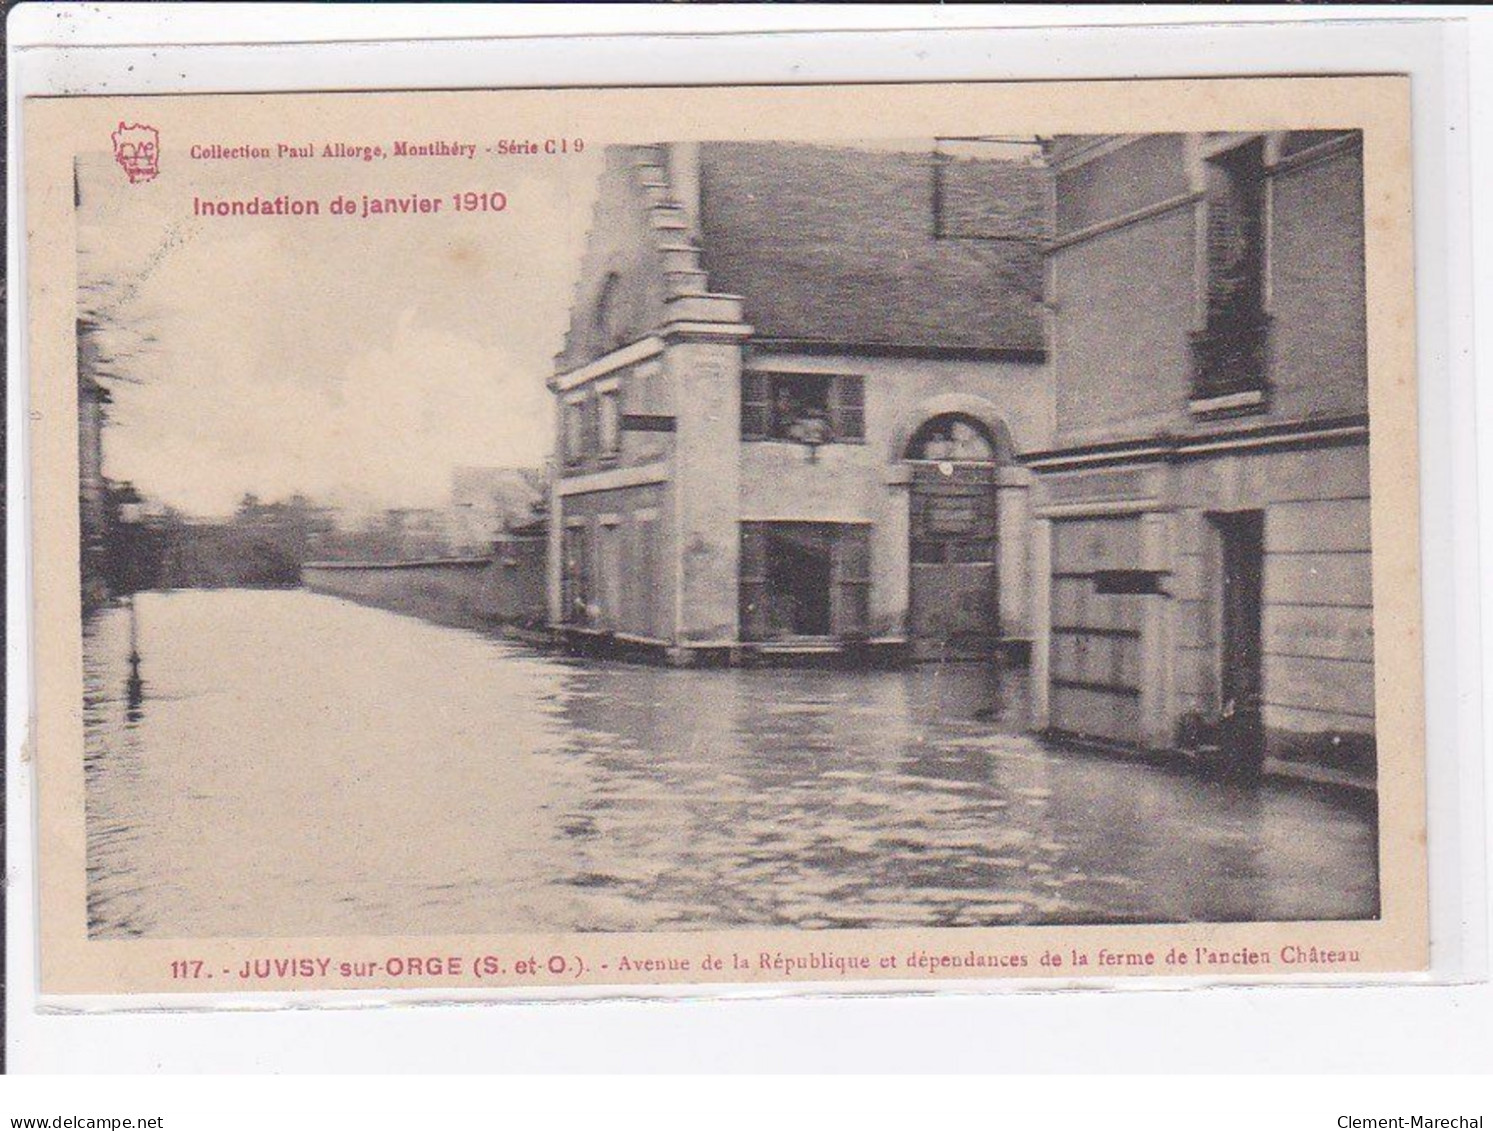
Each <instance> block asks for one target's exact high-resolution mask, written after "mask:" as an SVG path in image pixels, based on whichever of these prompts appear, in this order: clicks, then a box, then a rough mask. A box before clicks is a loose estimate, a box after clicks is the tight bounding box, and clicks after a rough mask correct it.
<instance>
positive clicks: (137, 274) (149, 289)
mask: <svg viewBox="0 0 1493 1131" xmlns="http://www.w3.org/2000/svg"><path fill="white" fill-rule="evenodd" d="M597 149H598V152H597V153H596V154H594V155H591V154H588V155H586V156H583V157H580V158H576V157H570V158H566V159H564V160H543V159H539V160H536V159H534V158H507V159H504V158H491V157H485V156H484V157H480V158H479V159H477V160H474V161H466V160H445V161H441V160H386V161H381V162H376V163H370V164H364V163H361V162H337V161H323V160H306V161H298V162H297V161H291V162H242V161H231V162H189V161H186V160H184V159H179V163H178V164H177V165H176V166H175V167H174V168H173V169H172V170H170V173H171V175H170V176H169V177H168V176H167V171H166V170H164V169H163V171H162V175H161V176H160V177H159V178H158V179H157V180H155V181H152V182H147V183H142V184H136V185H131V184H129V183H128V182H127V180H126V179H125V177H124V176H123V175H122V173H121V170H120V169H119V168H118V167H117V166H116V165H114V163H113V161H112V160H111V159H110V158H109V157H108V156H107V155H98V156H96V157H92V158H88V159H85V160H83V161H81V162H80V169H79V188H80V196H81V204H80V211H79V281H80V287H81V288H82V290H81V299H80V305H81V306H82V307H83V309H84V310H87V309H89V308H91V307H92V308H99V307H101V308H103V310H104V312H105V314H106V321H107V322H108V323H109V324H111V325H114V326H117V327H118V329H116V330H114V331H111V333H110V334H109V342H108V343H107V344H109V345H111V346H112V347H113V348H114V350H115V351H116V352H117V353H118V354H120V362H119V364H118V366H117V367H116V368H117V369H118V370H119V371H120V372H121V373H122V374H124V375H126V376H127V377H129V378H131V379H132V380H133V381H136V382H138V384H133V383H123V382H116V383H115V384H114V386H113V390H114V394H115V400H114V405H113V407H112V409H111V424H110V427H109V428H108V430H107V432H106V434H105V441H104V442H105V470H106V474H108V475H109V476H110V477H111V478H114V479H124V480H131V481H133V482H134V483H135V484H136V485H137V486H138V487H140V489H141V490H143V491H144V492H146V493H147V494H148V495H149V496H151V497H153V498H157V499H160V500H162V501H165V502H168V503H171V504H173V505H175V506H178V507H181V508H183V509H185V510H188V511H190V512H194V513H199V514H220V513H225V512H228V511H230V510H231V509H232V508H233V506H234V504H235V503H236V502H237V500H238V499H239V498H240V497H241V496H242V495H243V494H244V493H245V492H247V491H252V492H254V493H256V494H258V495H260V496H261V497H263V498H268V499H273V498H279V497H282V496H285V495H289V494H291V493H292V492H296V491H300V492H304V493H306V494H308V495H311V496H313V497H314V498H317V499H319V500H324V501H331V502H336V503H339V504H341V505H349V506H358V507H373V506H379V507H382V506H395V505H398V506H426V505H438V504H441V503H443V502H445V501H446V499H447V497H448V493H449V488H450V476H451V469H452V468H453V467H456V466H461V465H479V466H480V465H488V466H491V465H502V466H530V465H537V464H539V463H540V462H541V461H542V460H543V458H544V457H545V455H546V454H547V453H548V452H549V450H550V448H551V437H552V432H553V421H552V410H551V407H550V399H549V393H548V391H547V390H546V389H545V386H544V381H545V378H546V377H547V376H548V375H549V373H550V372H551V368H552V364H553V362H552V358H553V355H554V354H555V352H556V351H557V350H558V349H559V347H560V344H561V339H562V335H563V333H564V328H565V324H566V321H567V319H568V312H569V308H570V302H571V297H572V295H573V292H574V285H575V273H576V265H577V261H578V258H579V254H580V250H581V246H582V242H583V240H584V237H585V234H586V231H587V228H588V227H589V224H590V217H591V208H592V204H593V200H594V195H595V183H596V175H597V172H598V170H599V165H600V152H599V149H600V147H597ZM488 188H490V189H498V190H501V191H503V192H505V193H507V195H508V201H509V204H508V210H507V212H506V213H504V214H501V215H484V214H482V213H457V212H454V211H453V210H452V208H451V203H450V194H451V193H452V192H453V191H458V190H467V189H488ZM339 190H340V191H342V192H344V193H346V194H347V195H350V196H354V197H360V196H361V195H362V194H363V193H364V192H368V193H371V194H374V195H380V196H393V195H400V194H406V193H410V192H415V191H419V192H421V193H423V194H426V195H431V196H442V197H443V198H444V203H443V204H442V209H441V212H440V214H438V215H436V216H430V215H423V216H413V217H407V216H399V217H382V218H369V219H347V218H343V217H340V216H332V215H329V214H328V213H327V211H326V208H325V201H326V200H327V199H328V198H329V197H330V196H331V195H333V194H335V193H336V192H337V191H339ZM255 193H261V194H264V195H269V196H274V195H278V194H280V193H290V194H292V195H296V196H306V197H319V198H321V199H322V200H323V212H322V215H321V216H319V217H317V218H278V217H268V218H261V217H234V218H217V219H194V218H193V217H192V215H191V212H192V198H193V196H194V195H200V196H202V197H203V198H214V199H217V198H225V197H232V196H241V197H242V196H248V195H253V194H255ZM147 336H149V337H153V338H154V339H155V341H154V342H153V343H151V342H146V341H144V339H145V338H146V337H147Z"/></svg>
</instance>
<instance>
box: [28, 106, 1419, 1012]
mask: <svg viewBox="0 0 1493 1131" xmlns="http://www.w3.org/2000/svg"><path fill="white" fill-rule="evenodd" d="M23 125H24V146H25V149H24V176H25V185H26V195H25V200H24V208H25V227H26V237H27V248H26V255H27V280H26V281H27V286H28V292H27V293H28V298H29V306H30V317H29V321H28V326H27V328H28V354H27V358H28V366H29V376H30V393H29V396H30V410H31V413H30V415H31V433H30V436H29V444H30V451H31V454H32V477H33V478H32V498H33V516H32V517H33V554H34V556H33V561H32V570H33V578H34V592H33V596H34V609H35V620H36V633H35V641H34V647H35V650H36V657H37V669H36V670H37V672H38V684H37V709H38V720H37V730H36V746H35V758H36V784H37V789H38V797H37V813H38V828H39V838H38V843H37V847H36V855H37V862H38V864H37V866H38V875H39V885H38V886H39V891H40V908H39V942H40V962H41V971H40V979H41V989H42V992H43V993H44V994H46V995H76V994H90V995H92V994H123V995H159V994H169V993H182V994H194V995H201V994H213V995H218V994H243V993H268V992H284V991H298V990H299V991H311V990H314V991H318V992H323V991H341V990H391V989H394V990H419V991H423V992H425V993H426V994H427V995H429V994H431V993H435V994H452V995H458V996H459V995H469V994H471V993H472V992H475V991H484V990H491V991H495V992H496V993H499V994H507V995H512V994H545V993H550V992H554V991H556V990H558V989H559V988H561V987H572V988H579V989H584V990H590V991H595V992H598V993H604V992H608V991H616V992H622V991H623V990H625V991H626V992H629V993H635V992H638V990H639V989H646V988H647V987H660V988H662V987H672V988H673V989H675V990H676V991H677V990H678V989H679V988H680V987H702V988H706V987H727V986H740V985H751V986H758V987H763V986H773V987H783V986H788V987H809V986H812V987H814V988H816V989H824V988H829V989H836V988H845V989H855V990H858V991H865V990H868V989H870V990H874V989H878V988H899V989H900V988H906V987H908V986H922V987H936V986H946V985H955V984H957V985H960V986H966V987H967V986H969V985H976V986H985V987H990V988H998V987H1007V986H1022V985H1028V984H1031V985H1038V986H1041V985H1047V986H1051V985H1053V984H1057V983H1061V984H1065V985H1084V984H1090V983H1101V982H1102V983H1107V982H1109V981H1111V980H1113V979H1117V978H1130V977H1142V978H1150V979H1158V978H1159V979H1165V978H1187V979H1204V980H1208V981H1218V980H1224V979H1233V978H1257V979H1258V978H1263V979H1284V978H1298V977H1302V976H1309V977H1313V978H1328V979H1339V980H1365V979H1368V978H1372V977H1385V976H1390V977H1403V976H1410V975H1414V974H1416V973H1417V972H1423V971H1425V970H1426V968H1427V964H1428V927H1427V922H1428V920H1427V894H1426V893H1427V876H1426V856H1425V832H1426V812H1425V795H1424V772H1423V771H1424V755H1425V751H1424V741H1423V734H1422V713H1423V710H1422V676H1421V671H1422V655H1421V643H1420V626H1421V612H1420V584H1419V566H1418V561H1419V557H1418V555H1419V539H1418V534H1417V529H1418V524H1417V513H1418V512H1417V497H1418V479H1417V458H1416V443H1417V429H1416V412H1415V406H1416V379H1415V367H1414V356H1415V354H1414V331H1413V297H1414V291H1413V279H1412V270H1411V262H1412V260H1411V205H1410V184H1411V161H1410V137H1409V83H1408V81H1407V80H1405V79H1403V78H1396V77H1392V76H1391V77H1331V78H1278V79H1277V78H1247V79H1229V80H1218V79H1214V80H1186V81H1182V80H1169V81H1117V82H1081V83H959V84H941V85H940V84H886V85H874V86H840V85H823V86H794V87H772V86H757V87H741V88H730V87H696V88H648V89H632V88H609V89H555V90H542V89H533V90H492V91H446V92H399V91H390V92H381V93H339V94H295V93H286V94H275V95H253V96H250V95H231V94H224V95H193V96H185V95H183V96H175V95H172V96H157V97H119V98H113V97H54V98H38V99H31V100H28V102H27V103H26V105H25V107H24V113H23Z"/></svg>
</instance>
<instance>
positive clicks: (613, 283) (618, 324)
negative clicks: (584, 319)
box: [595, 271, 628, 352]
mask: <svg viewBox="0 0 1493 1131" xmlns="http://www.w3.org/2000/svg"><path fill="white" fill-rule="evenodd" d="M621 290H622V276H621V275H619V274H618V273H617V272H616V271H612V272H610V273H608V275H607V277H606V278H605V279H604V280H603V281H602V284H601V290H600V291H599V292H598V293H597V296H596V312H595V324H596V337H597V339H598V340H599V341H600V342H601V348H602V349H603V350H605V351H607V352H611V351H612V350H614V349H620V348H621V347H622V346H625V345H626V344H627V338H628V335H627V328H626V327H625V326H624V325H623V324H622V315H621V311H620V309H619V308H620V306H621V297H622V296H621Z"/></svg>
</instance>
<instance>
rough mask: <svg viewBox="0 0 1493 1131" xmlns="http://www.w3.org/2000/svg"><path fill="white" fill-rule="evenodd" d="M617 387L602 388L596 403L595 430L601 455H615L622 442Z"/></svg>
mask: <svg viewBox="0 0 1493 1131" xmlns="http://www.w3.org/2000/svg"><path fill="white" fill-rule="evenodd" d="M620 399H621V397H620V392H619V390H618V389H616V388H615V387H614V388H611V389H603V390H602V391H601V393H600V394H599V395H598V397H597V400H596V404H597V418H598V422H597V430H598V432H599V440H600V448H601V454H602V455H603V456H615V455H616V454H617V452H618V449H619V448H620V447H621V443H622V429H621V420H622V417H621V412H620V409H619V408H618V404H619V401H620Z"/></svg>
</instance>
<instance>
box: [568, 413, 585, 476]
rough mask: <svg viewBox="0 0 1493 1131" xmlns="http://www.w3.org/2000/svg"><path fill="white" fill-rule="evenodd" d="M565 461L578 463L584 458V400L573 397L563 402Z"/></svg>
mask: <svg viewBox="0 0 1493 1131" xmlns="http://www.w3.org/2000/svg"><path fill="white" fill-rule="evenodd" d="M564 416H565V462H566V463H567V464H575V463H580V462H581V461H583V460H584V459H585V458H586V400H585V398H584V397H573V398H571V399H570V400H567V401H566V402H565V409H564Z"/></svg>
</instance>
